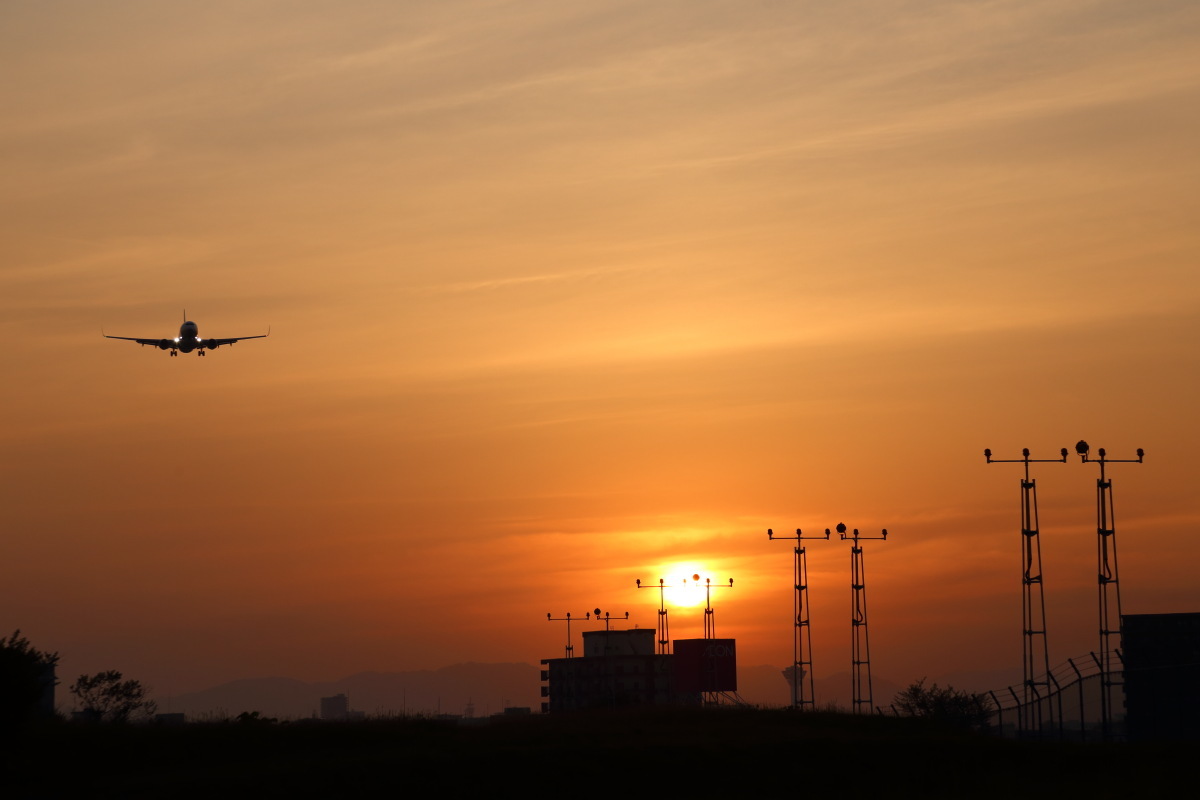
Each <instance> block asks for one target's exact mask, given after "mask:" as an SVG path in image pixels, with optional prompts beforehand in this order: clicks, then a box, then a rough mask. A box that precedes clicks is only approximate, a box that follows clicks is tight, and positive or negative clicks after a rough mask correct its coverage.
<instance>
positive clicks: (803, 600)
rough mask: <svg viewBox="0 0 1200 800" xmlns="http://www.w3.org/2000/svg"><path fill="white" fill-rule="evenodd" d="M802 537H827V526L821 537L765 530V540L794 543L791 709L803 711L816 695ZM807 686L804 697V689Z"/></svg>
mask: <svg viewBox="0 0 1200 800" xmlns="http://www.w3.org/2000/svg"><path fill="white" fill-rule="evenodd" d="M805 538H808V539H828V538H829V529H828V528H826V529H825V535H824V536H808V537H805V536H804V534H803V533H802V532H801V530H800V529H799V528H796V535H795V536H776V535H775V532H774V531H773V530H771V529H770V528H768V529H767V539H768V540H769V541H773V540H775V539H781V540H792V541H795V542H797V545H796V546H795V547H793V548H792V551H793V554H794V556H795V558H794V559H793V568H792V577H793V584H794V585H795V589H796V594H795V600H794V601H793V606H792V611H793V614H794V616H793V620H794V622H795V624H794V625H793V626H792V681H791V683H792V708H795V709H799V710H804V708H805V706H807V707H808V708H809V709H813V708H816V695H815V694H814V692H813V674H812V628H811V627H810V626H809V618H808V613H809V605H808V556H807V555H806V553H805V548H804V547H803V546H801V545H800V544H799V542H801V541H803V540H804V539H805ZM805 686H807V687H808V692H807V696H806V693H805V691H804V689H805Z"/></svg>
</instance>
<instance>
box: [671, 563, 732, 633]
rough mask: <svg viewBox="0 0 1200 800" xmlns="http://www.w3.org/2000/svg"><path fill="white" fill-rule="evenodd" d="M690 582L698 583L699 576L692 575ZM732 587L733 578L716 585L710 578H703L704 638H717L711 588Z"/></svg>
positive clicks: (685, 581)
mask: <svg viewBox="0 0 1200 800" xmlns="http://www.w3.org/2000/svg"><path fill="white" fill-rule="evenodd" d="M683 582H684V583H685V584H686V583H687V578H684V579H683ZM692 582H693V583H697V584H698V583H700V576H699V575H693V576H692ZM732 588H733V578H730V579H729V583H728V584H725V583H718V584H717V585H716V586H713V582H712V578H705V579H704V638H705V639H715V638H717V621H716V619H715V618H714V617H713V607H712V590H713V589H732Z"/></svg>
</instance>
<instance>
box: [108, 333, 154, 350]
mask: <svg viewBox="0 0 1200 800" xmlns="http://www.w3.org/2000/svg"><path fill="white" fill-rule="evenodd" d="M104 338H105V339H124V340H125V341H127V342H137V343H138V344H152V345H154V346H155V347H157V346H158V343H159V342H161V341H162V339H135V338H134V337H132V336H109V335H108V334H107V333H106V334H104Z"/></svg>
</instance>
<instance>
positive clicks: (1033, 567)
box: [983, 447, 1067, 731]
mask: <svg viewBox="0 0 1200 800" xmlns="http://www.w3.org/2000/svg"><path fill="white" fill-rule="evenodd" d="M983 457H984V458H985V459H987V463H989V464H1024V465H1025V477H1024V478H1022V479H1021V539H1022V547H1021V552H1022V561H1021V586H1022V592H1021V635H1022V646H1021V648H1022V652H1021V665H1022V669H1023V670H1024V677H1023V678H1022V686H1024V687H1025V688H1024V698H1023V700H1022V701H1021V702H1020V704H1019V705H1018V711H1017V727H1018V728H1019V729H1020V730H1025V731H1040V730H1041V729H1042V726H1043V723H1048V724H1049V725H1050V727H1053V726H1054V707H1053V705H1052V704H1050V703H1046V704H1045V705H1046V711H1047V714H1046V719H1044V720H1043V718H1042V710H1043V709H1042V706H1043V703H1042V701H1043V700H1047V699H1048V698H1049V696H1050V693H1051V688H1050V680H1051V675H1050V648H1049V645H1048V643H1047V640H1046V593H1045V587H1044V586H1043V584H1042V541H1041V537H1040V536H1039V535H1038V506H1037V481H1035V480H1033V479H1031V478H1030V477H1029V465H1030V464H1039V463H1050V462H1056V463H1060V464H1065V463H1067V448H1065V447H1064V448H1062V450H1060V451H1059V457H1058V458H1030V457H1029V448H1028V447H1026V448H1024V449H1023V450H1021V458H992V451H991V449H987V450H984V451H983ZM1038 670H1041V677H1040V679H1039V676H1038Z"/></svg>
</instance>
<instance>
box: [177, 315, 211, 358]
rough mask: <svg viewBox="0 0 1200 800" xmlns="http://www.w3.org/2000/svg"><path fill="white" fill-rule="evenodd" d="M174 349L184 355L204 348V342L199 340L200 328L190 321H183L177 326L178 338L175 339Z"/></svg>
mask: <svg viewBox="0 0 1200 800" xmlns="http://www.w3.org/2000/svg"><path fill="white" fill-rule="evenodd" d="M175 347H176V348H178V349H179V350H181V351H183V352H184V353H190V352H192V351H193V350H195V349H196V348H198V347H204V342H203V340H201V338H200V327H199V326H198V325H196V323H194V322H192V321H190V320H185V321H184V323H183V324H182V325H180V326H179V336H177V337H176V338H175Z"/></svg>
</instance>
